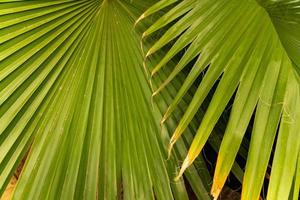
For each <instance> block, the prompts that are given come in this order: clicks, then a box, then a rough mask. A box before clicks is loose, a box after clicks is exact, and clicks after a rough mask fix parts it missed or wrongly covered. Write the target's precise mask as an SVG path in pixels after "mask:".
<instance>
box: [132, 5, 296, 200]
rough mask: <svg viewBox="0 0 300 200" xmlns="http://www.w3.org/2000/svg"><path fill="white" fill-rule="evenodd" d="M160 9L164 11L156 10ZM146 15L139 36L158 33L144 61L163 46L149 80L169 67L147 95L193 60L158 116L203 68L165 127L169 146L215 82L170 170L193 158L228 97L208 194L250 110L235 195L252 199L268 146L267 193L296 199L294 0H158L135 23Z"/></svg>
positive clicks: (219, 183) (225, 168) (222, 174)
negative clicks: (180, 111) (182, 107)
mask: <svg viewBox="0 0 300 200" xmlns="http://www.w3.org/2000/svg"><path fill="white" fill-rule="evenodd" d="M162 9H163V10H167V11H168V12H167V13H166V14H164V15H162V16H161V13H160V12H159V11H161V10H162ZM148 16H155V17H154V18H157V21H156V22H155V23H153V24H152V25H151V26H150V27H149V28H148V29H147V30H146V31H145V32H144V33H143V37H144V38H146V37H147V36H149V35H153V34H154V33H156V32H157V31H158V30H160V31H164V32H163V34H161V33H158V34H157V35H161V36H160V37H159V39H157V41H156V42H154V43H153V45H152V46H151V48H149V50H148V52H147V53H146V58H147V60H150V61H151V60H152V58H153V57H154V56H153V55H156V52H157V51H158V50H160V49H162V48H163V47H165V46H166V48H169V50H168V52H167V53H166V54H165V55H164V56H162V57H161V60H160V62H159V63H158V64H157V65H155V66H153V68H152V71H151V75H152V77H153V80H155V79H156V76H159V74H160V73H161V71H162V69H163V68H171V72H170V73H169V74H168V76H167V77H166V78H165V80H164V82H163V83H162V84H160V85H159V86H158V87H157V88H155V91H154V93H153V95H154V96H155V95H157V94H158V93H160V92H163V91H164V90H165V87H166V86H167V85H168V84H170V83H172V81H173V80H176V77H177V75H178V73H180V72H181V71H182V70H183V69H185V68H186V67H187V66H190V63H191V62H192V63H193V66H192V68H191V70H190V71H189V73H188V76H187V77H186V78H185V81H184V83H183V84H182V86H181V88H180V89H179V91H178V92H177V94H176V96H175V98H174V99H173V101H172V103H171V104H170V105H169V107H168V109H167V110H166V113H165V115H164V117H163V119H162V123H164V122H165V121H167V119H168V118H169V117H170V116H172V113H173V112H175V111H176V109H177V108H178V105H179V103H180V102H181V101H182V98H183V97H184V96H185V94H186V93H187V91H188V90H189V89H190V87H192V85H194V84H197V82H195V80H196V79H197V78H199V77H200V76H201V74H202V73H203V72H205V75H204V76H203V78H202V80H201V82H200V84H199V86H198V88H197V90H196V92H195V94H194V96H193V99H192V100H191V102H190V103H189V106H188V108H187V109H186V111H185V114H184V115H183V117H182V118H181V120H180V122H179V123H178V126H177V128H176V130H175V131H174V133H173V136H172V138H171V140H170V149H171V148H172V147H173V145H174V143H175V142H176V141H177V140H178V139H179V138H180V137H181V136H182V135H184V134H185V133H184V131H185V130H186V128H187V127H188V125H189V124H190V122H191V121H192V119H193V117H194V116H195V114H196V113H197V111H198V109H199V108H200V106H201V105H202V104H203V102H204V100H205V99H206V98H207V95H208V93H209V92H210V91H211V90H212V89H213V87H214V86H217V87H216V90H215V92H214V95H213V97H212V99H211V102H210V104H209V106H208V109H207V110H206V113H205V115H204V117H203V120H202V121H201V123H200V125H199V127H198V130H197V134H196V135H195V137H194V139H193V143H192V144H191V146H190V149H189V152H188V154H187V156H186V159H185V160H184V162H183V164H182V167H181V172H180V173H179V175H178V177H180V176H181V175H182V174H183V172H184V171H185V170H186V168H187V167H188V166H189V165H191V164H192V163H193V161H194V160H195V159H196V158H197V156H198V155H199V153H200V151H201V150H202V148H203V146H204V145H205V143H206V142H207V140H208V138H209V136H210V134H211V132H212V131H213V128H214V126H215V125H216V123H217V122H218V120H219V118H220V116H221V114H222V112H223V111H224V109H225V108H226V106H227V105H228V103H229V101H230V99H231V98H233V97H234V101H233V105H232V109H231V114H230V119H229V121H228V124H227V128H226V131H225V133H224V138H223V140H222V144H221V148H220V151H219V155H218V161H217V166H216V170H215V174H214V181H213V186H212V189H211V193H212V195H213V196H214V197H215V198H217V197H218V196H219V194H220V191H221V189H222V187H223V186H224V183H225V181H226V178H227V176H228V174H229V172H230V170H231V168H232V164H233V163H234V160H235V157H236V155H237V153H238V150H239V148H240V145H241V142H242V139H243V137H244V134H245V132H246V129H247V127H248V125H249V123H250V120H251V117H252V115H253V114H254V115H255V120H254V124H253V128H252V134H251V142H250V148H249V153H248V157H247V164H246V168H245V174H244V178H243V189H242V199H249V200H253V199H258V198H259V196H260V192H261V188H262V185H263V181H264V178H265V174H266V170H267V167H268V164H269V161H270V157H271V153H272V147H273V145H274V146H276V148H275V154H274V158H273V159H272V161H273V164H272V171H271V178H270V184H269V189H268V194H267V199H288V198H293V199H297V198H298V195H299V172H297V170H296V168H297V166H298V169H299V158H298V157H299V150H300V132H299V126H300V116H299V112H300V105H299V104H300V99H299V97H300V96H299V95H300V93H299V92H300V88H299V83H300V82H299V67H300V63H299V58H300V1H299V0H282V1H281V0H278V1H275V0H274V1H271V0H260V1H255V0H243V1H238V0H229V1H223V0H185V1H179V0H162V1H160V2H158V3H157V4H155V5H153V6H152V7H151V8H149V9H148V10H147V11H145V12H144V14H143V15H141V17H140V18H139V20H138V21H137V22H139V21H141V20H143V19H144V18H147V17H148ZM182 52H183V55H182V56H181V59H180V60H179V61H178V63H177V65H176V66H175V67H172V66H169V62H170V60H171V59H172V58H173V57H176V56H178V55H180V54H181V53H182ZM276 136H277V137H276ZM275 138H276V139H275ZM274 141H276V142H274ZM175 146H176V145H175ZM297 163H298V164H297Z"/></svg>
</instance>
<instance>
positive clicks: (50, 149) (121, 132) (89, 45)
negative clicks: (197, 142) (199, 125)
mask: <svg viewBox="0 0 300 200" xmlns="http://www.w3.org/2000/svg"><path fill="white" fill-rule="evenodd" d="M151 4H152V2H148V3H145V2H144V1H133V2H131V1H125V0H124V1H116V0H104V1H99V0H80V1H76V0H58V1H38V0H36V1H21V0H16V1H13V0H11V1H9V0H8V1H1V3H0V191H1V192H0V194H2V193H3V191H4V190H5V188H6V185H7V184H8V182H9V181H10V178H11V177H12V175H13V173H14V172H15V170H16V168H17V167H18V165H19V163H20V161H21V160H22V159H23V157H24V156H25V155H26V154H28V156H27V159H26V163H25V165H24V168H23V171H22V173H21V176H20V179H19V180H18V184H17V187H16V189H15V192H14V196H13V199H16V200H19V199H22V200H23V199H24V200H25V199H28V200H32V199H55V200H57V199H64V200H66V199H119V198H122V199H130V200H132V199H162V200H165V199H180V200H181V199H188V192H187V190H186V186H185V184H184V180H183V179H181V180H180V181H179V182H174V181H173V178H174V175H175V174H176V173H178V165H179V161H181V160H183V159H184V156H185V155H186V153H187V149H188V145H189V144H190V142H191V140H192V133H193V128H192V127H189V128H188V129H189V131H188V132H187V135H186V137H185V138H184V140H181V141H179V145H178V148H177V149H176V153H174V154H173V156H172V157H171V158H170V159H169V160H167V149H166V147H167V145H166V144H167V142H168V140H169V133H171V131H172V130H173V129H174V128H175V125H176V124H177V123H178V119H179V118H180V116H182V112H183V111H181V112H177V115H175V116H173V117H172V120H170V122H169V123H167V124H166V125H165V126H163V127H160V126H159V120H160V118H161V112H163V111H164V110H165V109H166V106H167V105H168V104H169V103H170V102H171V100H172V98H173V96H174V95H175V94H176V91H177V90H178V88H179V87H180V85H181V83H182V80H183V78H182V75H181V78H178V79H177V80H176V81H175V82H174V83H173V84H172V85H170V86H169V89H168V91H165V92H163V93H161V96H160V97H159V98H158V99H157V101H155V102H153V104H151V98H150V97H151V88H150V85H149V83H148V80H149V77H148V75H147V73H148V72H147V71H145V69H144V67H143V55H142V51H141V48H140V35H139V34H138V33H137V32H136V31H135V29H134V22H135V20H136V19H137V17H138V16H139V15H140V14H141V13H142V11H144V10H146V7H149V6H150V5H151ZM151 62H152V63H153V64H155V63H157V61H156V60H153V61H151ZM165 73H167V72H165ZM165 73H161V75H160V76H161V78H160V79H161V80H163V79H164V77H165V76H166V75H165ZM158 84H160V82H159V80H158V81H157V82H153V83H152V85H153V86H155V85H158ZM186 106H187V105H186V104H181V106H180V108H181V109H182V110H185V108H186ZM185 181H187V182H188V183H189V185H190V187H191V188H192V190H193V192H194V193H195V195H196V196H197V197H198V198H199V199H210V197H209V193H208V189H209V187H208V185H209V183H210V181H211V180H210V175H209V173H208V171H207V169H206V168H205V163H204V162H203V160H202V158H199V159H198V162H197V163H195V165H194V166H192V167H191V168H190V170H188V171H187V173H186V178H185Z"/></svg>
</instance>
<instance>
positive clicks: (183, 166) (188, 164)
mask: <svg viewBox="0 0 300 200" xmlns="http://www.w3.org/2000/svg"><path fill="white" fill-rule="evenodd" d="M190 164H191V162H190V158H189V156H187V157H186V158H185V160H184V161H183V164H182V165H181V169H180V171H179V174H178V175H177V176H176V177H175V181H178V180H179V179H180V178H181V177H182V175H183V173H184V172H185V170H186V169H187V168H188V167H189V166H190Z"/></svg>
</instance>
